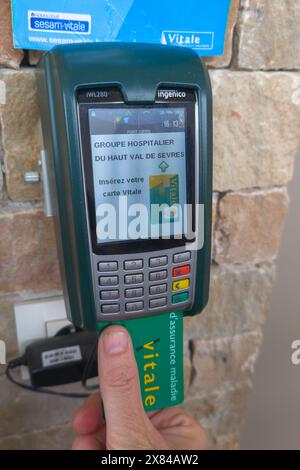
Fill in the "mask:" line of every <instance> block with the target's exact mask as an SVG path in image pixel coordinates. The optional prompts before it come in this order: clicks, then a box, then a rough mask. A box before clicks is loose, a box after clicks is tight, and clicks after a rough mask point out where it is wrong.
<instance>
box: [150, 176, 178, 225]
mask: <svg viewBox="0 0 300 470" xmlns="http://www.w3.org/2000/svg"><path fill="white" fill-rule="evenodd" d="M149 188H150V204H151V221H152V222H157V221H156V220H155V221H154V220H153V218H154V217H156V216H157V213H156V211H153V210H152V209H153V208H152V205H156V206H157V205H159V206H162V205H166V206H167V207H166V210H163V211H162V212H160V215H159V223H162V222H175V221H176V220H177V219H178V216H179V207H178V205H179V177H178V175H176V174H175V175H153V176H149Z"/></svg>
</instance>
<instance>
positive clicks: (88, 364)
mask: <svg viewBox="0 0 300 470" xmlns="http://www.w3.org/2000/svg"><path fill="white" fill-rule="evenodd" d="M97 349H98V339H97V340H96V341H95V345H94V347H93V348H92V349H91V352H90V354H89V357H88V360H87V362H86V365H85V367H84V369H83V373H82V379H81V384H82V386H83V387H84V388H85V389H86V390H90V391H92V390H98V389H99V385H98V384H97V385H87V380H88V379H89V374H90V371H91V367H92V365H93V361H94V358H95V356H96V355H97Z"/></svg>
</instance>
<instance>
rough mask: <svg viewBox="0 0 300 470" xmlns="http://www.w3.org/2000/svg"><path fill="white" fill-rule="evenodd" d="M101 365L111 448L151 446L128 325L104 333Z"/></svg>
mask: <svg viewBox="0 0 300 470" xmlns="http://www.w3.org/2000/svg"><path fill="white" fill-rule="evenodd" d="M98 367H99V382H100V390H101V396H102V399H103V405H104V411H105V419H106V441H107V448H108V449H138V448H140V449H143V448H145V447H144V446H146V448H149V442H148V443H147V440H148V439H147V436H148V435H149V434H150V435H151V431H150V429H149V427H152V425H151V423H150V421H149V419H148V417H147V415H146V413H145V411H144V408H143V404H142V398H141V391H140V383H139V375H138V368H137V364H136V361H135V357H134V351H133V346H132V342H131V338H130V336H129V333H128V332H127V330H126V329H125V328H122V327H121V326H118V325H114V326H109V327H107V328H105V330H104V331H103V332H102V334H101V336H100V340H99V348H98ZM149 431H150V432H149Z"/></svg>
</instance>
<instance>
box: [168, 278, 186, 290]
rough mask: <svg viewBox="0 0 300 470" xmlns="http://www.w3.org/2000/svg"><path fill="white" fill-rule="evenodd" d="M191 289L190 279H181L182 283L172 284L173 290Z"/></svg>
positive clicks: (175, 282)
mask: <svg viewBox="0 0 300 470" xmlns="http://www.w3.org/2000/svg"><path fill="white" fill-rule="evenodd" d="M188 287H190V280H189V279H180V281H174V282H173V283H172V290H182V289H187V288H188Z"/></svg>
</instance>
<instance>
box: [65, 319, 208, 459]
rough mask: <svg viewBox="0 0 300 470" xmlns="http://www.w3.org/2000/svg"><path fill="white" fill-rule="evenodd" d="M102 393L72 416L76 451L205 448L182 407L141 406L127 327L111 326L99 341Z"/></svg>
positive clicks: (200, 432)
mask: <svg viewBox="0 0 300 470" xmlns="http://www.w3.org/2000/svg"><path fill="white" fill-rule="evenodd" d="M98 367H99V383H100V387H101V397H102V400H103V405H104V411H105V421H104V419H103V418H102V416H101V400H100V395H99V394H95V395H92V396H91V397H89V398H88V399H87V401H86V402H85V403H84V404H83V406H82V407H81V408H80V409H79V410H78V411H77V413H76V414H75V416H74V420H73V428H74V431H75V432H76V433H77V434H78V435H77V437H76V438H75V440H74V443H73V449H75V450H105V449H109V450H138V449H141V450H204V449H205V447H206V444H205V436H204V431H203V429H202V428H201V427H200V425H199V424H198V423H197V422H196V421H195V420H194V419H193V418H192V417H191V416H189V415H187V414H186V413H185V412H184V411H182V410H181V409H180V408H178V407H173V408H168V409H165V410H161V411H157V412H151V413H149V414H147V413H146V412H145V410H144V408H143V404H142V398H141V392H140V383H139V376H138V369H137V364H136V361H135V357H134V351H133V346H132V342H131V338H130V336H129V334H128V332H127V330H126V329H125V328H122V327H121V326H117V325H114V326H109V327H108V328H106V329H105V330H104V331H103V332H102V334H101V336H100V339H99V346H98Z"/></svg>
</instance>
